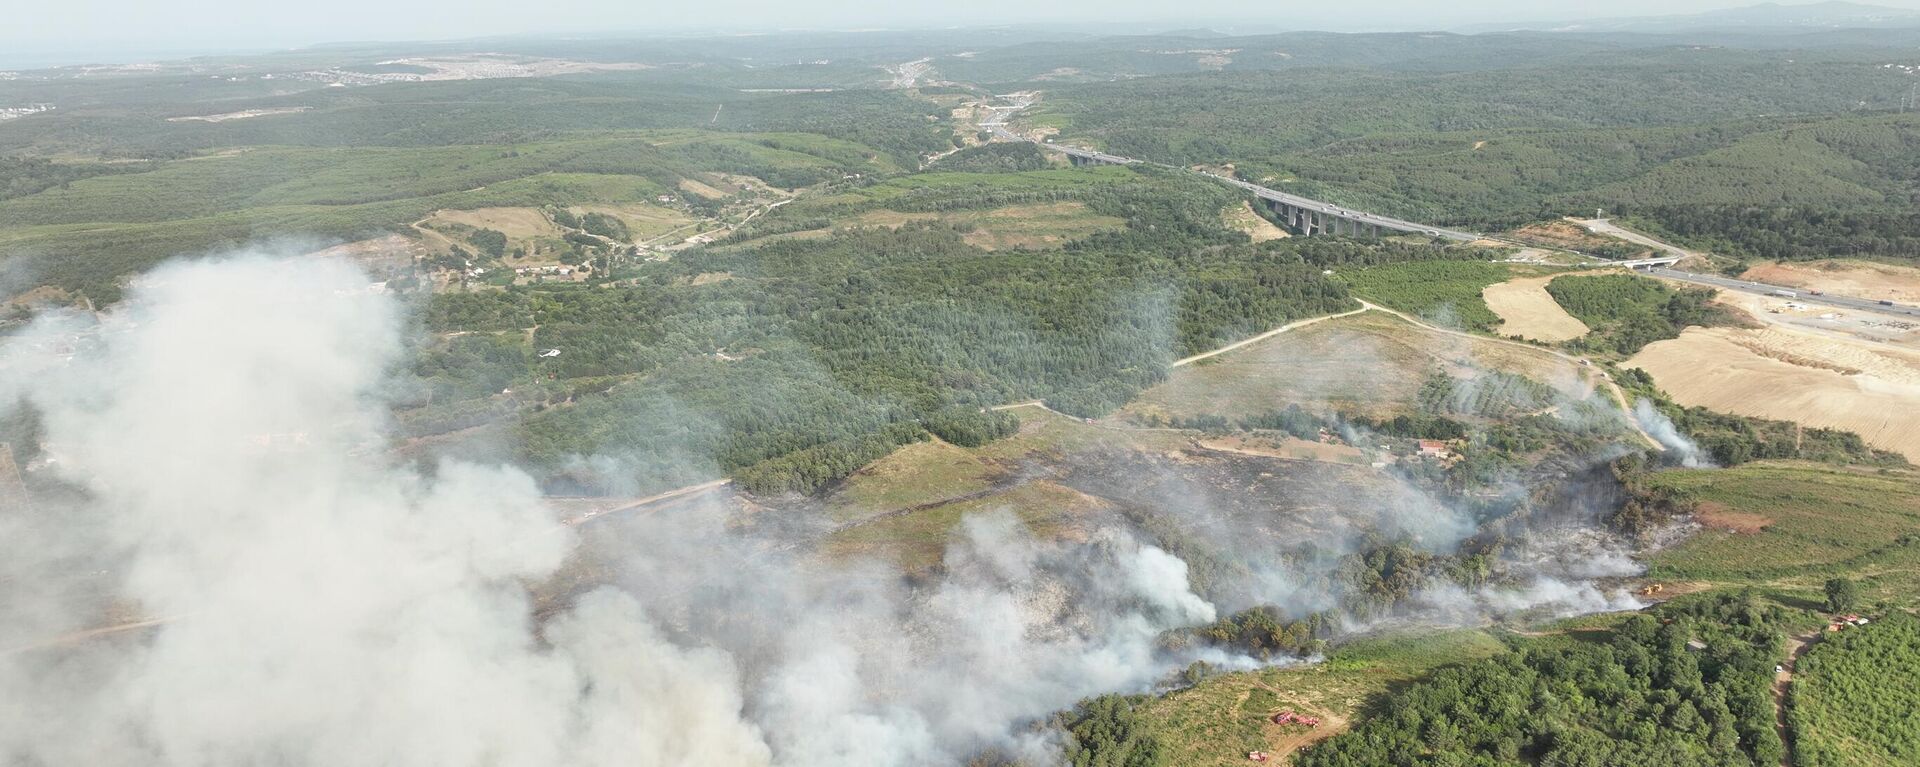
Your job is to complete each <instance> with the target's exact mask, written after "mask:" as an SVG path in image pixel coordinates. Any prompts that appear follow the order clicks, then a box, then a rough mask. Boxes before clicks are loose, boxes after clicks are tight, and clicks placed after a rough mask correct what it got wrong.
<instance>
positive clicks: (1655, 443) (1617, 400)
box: [1360, 299, 1667, 451]
mask: <svg viewBox="0 0 1920 767" xmlns="http://www.w3.org/2000/svg"><path fill="white" fill-rule="evenodd" d="M1360 304H1361V305H1362V306H1365V307H1366V308H1368V309H1372V310H1374V311H1380V312H1386V313H1387V314H1391V315H1393V316H1395V317H1399V318H1400V319H1402V320H1406V321H1407V322H1410V323H1412V324H1414V325H1418V326H1420V327H1422V328H1426V329H1427V330H1431V331H1433V332H1435V333H1445V334H1447V335H1451V336H1459V337H1461V338H1468V339H1472V340H1475V341H1487V342H1491V343H1496V344H1507V345H1509V346H1518V347H1520V348H1523V349H1531V350H1533V351H1536V352H1543V353H1546V354H1551V355H1553V356H1555V357H1559V358H1560V359H1563V360H1566V361H1568V362H1571V363H1573V364H1575V365H1580V366H1582V367H1588V366H1590V364H1591V363H1589V362H1588V361H1587V360H1586V359H1585V358H1582V357H1575V356H1573V355H1571V354H1568V353H1566V352H1563V351H1559V350H1556V349H1547V348H1543V347H1539V346H1534V345H1533V344H1528V343H1521V342H1519V341H1512V340H1508V339H1505V338H1494V337H1491V336H1478V335H1474V334H1472V333H1468V332H1465V331H1460V330H1451V329H1448V328H1442V327H1436V326H1433V325H1429V324H1427V323H1425V322H1422V321H1420V320H1419V319H1416V318H1415V317H1413V316H1412V315H1409V314H1406V313H1404V312H1398V311H1395V310H1393V309H1388V308H1386V307H1384V306H1380V305H1378V304H1374V303H1371V302H1369V301H1367V300H1365V299H1361V300H1360ZM1596 372H1598V371H1596ZM1599 376H1600V383H1601V385H1602V386H1603V387H1605V388H1606V390H1607V392H1608V393H1610V394H1612V395H1613V402H1614V404H1616V405H1619V406H1620V414H1621V415H1623V416H1625V417H1626V419H1627V425H1628V426H1631V427H1633V431H1634V432H1635V433H1637V434H1639V435H1640V438H1641V439H1643V440H1645V441H1646V443H1647V445H1648V446H1650V447H1652V448H1653V449H1655V450H1661V451H1664V450H1666V449H1667V448H1666V446H1664V445H1661V444H1660V441H1659V440H1656V439H1654V438H1653V435H1651V434H1648V433H1647V432H1646V430H1644V429H1641V428H1640V423H1639V422H1638V421H1635V420H1634V418H1633V406H1631V405H1629V404H1627V393H1626V392H1625V391H1622V390H1621V389H1620V385H1619V384H1616V383H1614V382H1613V379H1612V378H1610V377H1608V376H1607V374H1605V373H1599Z"/></svg>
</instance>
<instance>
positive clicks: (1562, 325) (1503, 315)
mask: <svg viewBox="0 0 1920 767" xmlns="http://www.w3.org/2000/svg"><path fill="white" fill-rule="evenodd" d="M1555 276H1558V275H1551V276H1547V277H1525V278H1521V279H1514V280H1507V281H1506V282H1502V283H1497V284H1494V285H1488V286H1487V288H1486V290H1483V291H1480V298H1481V299H1483V300H1485V301H1486V302H1487V308H1488V309H1492V310H1493V313H1494V314H1497V315H1500V327H1498V328H1496V330H1497V331H1498V332H1499V333H1500V334H1501V335H1506V336H1513V337H1516V338H1525V339H1529V340H1533V341H1545V342H1547V343H1559V342H1561V341H1571V340H1573V339H1575V338H1579V337H1581V336H1584V335H1586V334H1587V331H1588V330H1589V329H1590V328H1588V327H1587V324H1586V323H1584V322H1581V321H1580V320H1579V319H1577V318H1575V317H1574V316H1573V315H1571V314H1568V313H1567V310H1565V309H1562V308H1560V303H1559V302H1558V301H1555V300H1553V295H1552V294H1550V293H1548V292H1547V283H1548V282H1549V281H1551V280H1552V279H1553V278H1554V277H1555Z"/></svg>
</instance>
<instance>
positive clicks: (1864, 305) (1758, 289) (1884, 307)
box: [1580, 218, 1920, 318]
mask: <svg viewBox="0 0 1920 767" xmlns="http://www.w3.org/2000/svg"><path fill="white" fill-rule="evenodd" d="M1580 225H1581V226H1584V227H1586V228H1587V229H1588V230H1589V231H1592V232H1594V233H1596V234H1603V235H1607V236H1610V237H1617V238H1619V239H1622V240H1626V241H1627V242H1631V243H1634V244H1637V245H1645V246H1647V247H1649V248H1653V249H1654V250H1658V251H1661V252H1664V253H1667V254H1669V255H1673V256H1679V257H1682V258H1686V257H1690V256H1695V255H1699V254H1697V253H1694V252H1693V251H1690V250H1687V249H1686V248H1682V247H1680V246H1678V245H1674V244H1673V243H1669V242H1662V241H1660V240H1656V239H1654V238H1652V237H1648V236H1647V235H1644V234H1641V233H1639V232H1636V231H1633V230H1632V229H1627V228H1625V227H1622V226H1620V225H1618V224H1615V223H1613V222H1612V221H1610V220H1607V219H1604V218H1595V219H1588V220H1584V221H1581V222H1580ZM1642 271H1644V272H1646V273H1647V274H1651V275H1654V276H1656V277H1665V278H1667V279H1670V280H1680V281H1682V282H1691V283H1694V284H1697V285H1707V286H1711V287H1716V288H1725V289H1727V290H1738V291H1741V292H1743V293H1759V294H1763V295H1775V294H1777V293H1778V292H1780V291H1785V292H1789V293H1792V294H1794V295H1793V300H1795V301H1799V302H1801V303H1805V304H1820V305H1823V306H1833V307H1838V308H1842V309H1853V310H1855V311H1862V312H1874V313H1877V314H1886V315H1891V316H1894V317H1901V318H1910V317H1920V307H1912V306H1907V305H1905V304H1882V303H1880V302H1879V301H1875V300H1872V299H1866V298H1851V297H1848V296H1835V295H1818V296H1816V295H1814V294H1812V293H1811V292H1808V291H1807V290H1806V289H1805V288H1790V287H1787V286H1785V285H1768V284H1766V283H1764V282H1754V281H1752V280H1737V279H1734V278H1732V277H1723V276H1721V275H1717V274H1696V273H1693V272H1683V271H1681V270H1679V269H1662V268H1660V267H1657V266H1656V267H1651V268H1648V269H1644V270H1642ZM1781 297H1782V298H1785V296H1781Z"/></svg>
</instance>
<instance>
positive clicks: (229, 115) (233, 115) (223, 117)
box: [167, 107, 313, 123]
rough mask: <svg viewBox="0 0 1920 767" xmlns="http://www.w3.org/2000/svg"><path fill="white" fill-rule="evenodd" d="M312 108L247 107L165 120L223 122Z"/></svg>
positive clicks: (297, 111) (176, 121) (294, 112)
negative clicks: (233, 110)
mask: <svg viewBox="0 0 1920 767" xmlns="http://www.w3.org/2000/svg"><path fill="white" fill-rule="evenodd" d="M312 108H313V107H276V108H273V109H247V110H243V111H239V112H223V113H221V114H217V115H195V116H192V117H169V118H167V122H170V123H184V122H203V123H223V122H227V121H229V120H246V119H250V118H254V117H269V116H272V115H291V114H299V113H301V112H305V111H307V110H309V109H312Z"/></svg>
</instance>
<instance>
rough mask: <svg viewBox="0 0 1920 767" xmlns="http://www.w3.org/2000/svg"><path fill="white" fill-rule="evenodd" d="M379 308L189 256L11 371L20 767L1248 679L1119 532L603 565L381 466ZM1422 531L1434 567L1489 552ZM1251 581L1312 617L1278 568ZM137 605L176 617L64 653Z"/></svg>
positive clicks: (647, 519) (941, 717)
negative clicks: (58, 488) (17, 455)
mask: <svg viewBox="0 0 1920 767" xmlns="http://www.w3.org/2000/svg"><path fill="white" fill-rule="evenodd" d="M366 282H367V280H366V278H365V277H364V275H362V274H361V273H359V272H358V271H357V270H355V269H354V268H352V267H351V266H349V265H346V264H344V263H341V262H338V261H331V260H318V259H305V260H285V259H275V258H269V257H265V256H260V255H242V256H235V257H229V258H223V259H217V260H204V261H198V262H191V263H178V264H172V265H168V266H165V267H162V268H160V269H158V270H156V271H155V272H153V273H152V274H150V275H148V276H146V277H144V278H142V279H141V280H140V281H139V282H138V283H137V284H136V285H134V286H133V288H132V289H131V290H130V291H129V299H128V300H127V301H126V302H125V303H124V304H123V305H122V306H120V307H117V308H116V309H115V310H113V311H112V312H110V313H106V314H104V315H101V316H100V317H99V318H97V319H95V318H91V317H83V316H79V315H66V314H58V313H54V314H48V315H44V316H42V317H40V318H38V319H37V320H35V322H34V324H33V325H32V326H31V327H29V328H28V329H27V330H26V331H25V332H22V333H19V334H16V335H14V336H13V337H11V338H9V339H7V340H6V341H5V342H4V346H0V410H7V409H11V408H12V407H14V406H16V405H23V406H25V407H27V408H30V409H31V410H32V411H34V412H35V413H37V414H38V416H39V418H40V420H41V423H42V426H43V429H44V439H43V444H44V447H45V449H46V452H47V457H48V458H50V459H52V460H49V461H45V462H44V465H45V466H46V467H47V468H46V469H45V471H49V472H53V473H55V474H56V475H57V478H58V479H59V480H60V481H61V482H62V483H64V485H65V486H67V487H68V488H70V492H67V493H65V494H61V495H57V496H55V497H52V498H48V499H46V500H45V502H44V503H41V504H39V505H38V506H37V507H36V508H34V509H32V510H31V511H29V510H25V509H13V510H0V532H4V533H5V535H4V536H0V562H4V563H6V564H4V565H3V566H0V567H4V569H3V570H0V576H4V580H0V762H4V763H8V764H15V763H19V764H90V765H109V766H112V765H135V764H138V765H225V764H326V765H355V764H449V765H464V764H487V765H501V766H504V767H511V766H513V765H556V764H586V765H595V764H609V765H611V764H642V765H649V764H651V765H681V764H729V765H767V764H779V765H795V766H801V767H811V766H814V765H874V766H876V767H878V766H881V765H905V764H916V765H917V764H958V763H963V762H964V761H966V760H967V759H968V758H970V757H972V756H974V755H976V754H980V753H983V752H989V751H991V752H998V753H1002V754H1008V755H1014V756H1020V757H1024V758H1027V759H1030V760H1032V761H1033V762H1036V763H1040V762H1045V761H1049V760H1050V759H1052V758H1053V757H1054V755H1056V754H1057V753H1058V748H1059V744H1058V743H1057V742H1055V740H1054V738H1053V736H1051V735H1049V734H1048V731H1047V730H1045V729H1043V728H1036V727H1033V726H1032V725H1033V723H1035V722H1037V721H1040V720H1043V719H1045V718H1046V717H1047V716H1048V715H1049V714H1050V713H1052V712H1054V711H1058V710H1060V709H1062V708H1064V707H1067V706H1070V705H1071V704H1072V703H1073V702H1074V701H1076V700H1078V699H1080V698H1082V697H1085V696H1088V695H1093V694H1098V693H1103V692H1109V691H1139V690H1145V689H1149V688H1151V686H1152V685H1153V684H1154V683H1155V681H1156V680H1158V679H1160V678H1162V677H1164V676H1165V675H1166V674H1167V673H1169V672H1170V671H1172V670H1174V669H1177V668H1180V667H1182V666H1184V665H1186V664H1188V663H1190V662H1193V661H1196V660H1205V661H1208V662H1210V663H1213V664H1215V665H1218V666H1224V667H1230V668H1231V667H1246V666H1249V665H1250V664H1252V663H1253V661H1252V660H1250V659H1247V658H1240V657H1232V656H1229V655H1227V654H1226V653H1223V652H1221V651H1217V650H1210V649H1204V648H1191V647H1189V648H1184V649H1170V648H1169V647H1167V646H1165V645H1164V644H1163V643H1162V641H1161V640H1162V637H1163V636H1164V635H1165V633H1166V632H1167V631H1168V630H1170V629H1176V628H1181V627H1189V626H1194V625H1198V624H1203V623H1206V622H1209V621H1212V620H1214V619H1215V618H1216V617H1218V611H1217V609H1216V607H1215V605H1214V604H1211V603H1209V602H1208V601H1207V600H1206V599H1203V598H1202V597H1201V596H1199V595H1198V594H1196V590H1195V588H1194V586H1193V585H1192V584H1191V583H1190V582H1189V578H1190V574H1189V570H1188V564H1187V563H1186V562H1184V561H1182V560H1181V559H1180V558H1178V557H1176V556H1174V555H1173V554H1170V553H1168V551H1166V550H1163V549H1161V548H1159V547H1156V546H1153V545H1149V544H1146V543H1143V542H1141V541H1138V540H1136V539H1135V538H1134V537H1133V536H1132V535H1130V534H1129V533H1127V532H1124V531H1123V530H1121V529H1118V528H1116V529H1107V530H1099V531H1091V532H1087V533H1085V534H1083V535H1078V536H1072V538H1073V540H1069V541H1042V540H1035V539H1034V538H1032V537H1031V536H1030V535H1028V534H1027V532H1026V530H1025V528H1024V526H1023V525H1022V523H1021V522H1020V521H1019V520H1018V519H1017V518H1015V517H1014V516H1013V515H1011V514H1009V513H1005V512H998V513H986V514H980V515H975V516H973V517H969V518H967V519H966V520H964V521H963V523H962V525H961V534H960V535H959V536H957V542H956V543H954V544H952V546H951V547H950V549H949V550H948V551H947V552H946V554H945V557H944V561H943V566H942V567H941V568H940V571H941V574H940V575H939V576H938V578H937V579H935V580H933V581H931V582H925V583H918V584H912V585H909V584H907V583H905V582H903V581H902V579H900V578H899V577H898V575H897V574H896V573H895V572H893V571H892V570H890V569H888V568H886V567H882V566H879V565H873V564H865V565H863V564H859V563H855V564H849V565H844V566H841V565H833V566H828V565H824V564H821V563H820V562H819V561H817V560H813V559H809V558H807V557H804V556H803V555H801V554H799V553H797V552H795V551H794V550H793V547H792V546H791V545H790V544H788V543H786V542H783V541H780V540H778V539H777V537H773V536H754V535H747V534H742V533H740V532H739V531H738V530H736V529H733V528H732V527H730V526H729V524H728V520H727V519H726V512H725V510H723V509H720V508H716V505H717V504H716V505H707V504H702V503H692V504H687V505H685V506H683V507H680V508H677V509H673V510H670V511H665V512H662V513H658V514H652V515H643V516H637V517H632V518H627V519H622V520H618V521H614V522H612V523H611V524H609V525H607V526H605V528H604V529H605V530H606V532H605V533H603V534H600V533H597V534H595V535H594V536H592V537H591V538H590V539H589V540H587V541H585V542H584V546H583V545H582V544H583V542H582V541H581V539H580V536H579V534H578V533H577V532H576V531H574V530H573V529H572V528H567V527H564V526H561V525H558V524H556V520H555V518H554V515H553V513H552V512H551V511H550V510H549V509H548V508H547V507H546V506H545V505H544V504H543V503H542V501H541V497H540V493H539V490H538V488H537V487H536V485H535V483H534V481H533V480H532V479H531V478H530V477H529V476H528V475H526V474H525V473H523V472H521V471H519V470H518V469H515V468H513V467H511V466H506V465H500V464H488V463H483V462H471V461H453V460H447V461H443V462H441V463H440V464H439V465H437V466H433V467H429V470H427V471H421V470H418V469H415V468H412V467H410V466H408V465H405V464H401V463H397V462H396V461H394V460H392V459H390V458H388V457H387V451H386V446H387V444H388V440H389V434H390V429H389V423H388V415H387V414H388V412H389V402H388V394H389V393H390V392H392V391H394V388H395V387H394V386H393V382H394V380H395V376H396V369H397V367H398V366H399V364H400V363H401V362H402V357H403V352H404V346H403V343H402V340H403V335H404V329H405V327H406V322H405V316H404V312H403V311H402V308H401V307H400V306H399V305H398V304H397V303H395V302H394V301H392V300H391V299H388V298H386V297H383V296H377V295H372V294H369V293H368V292H367V291H366V290H365V286H366ZM1407 508H1408V509H1409V510H1410V512H1414V513H1409V514H1408V515H1403V516H1402V517H1401V518H1399V519H1398V522H1397V524H1400V525H1402V526H1410V528H1415V529H1417V531H1418V532H1420V533H1421V534H1422V535H1424V536H1426V537H1427V538H1428V540H1429V542H1430V543H1431V544H1432V546H1433V547H1434V548H1436V549H1444V548H1446V547H1448V546H1450V545H1452V544H1453V543H1454V542H1457V541H1458V540H1459V539H1461V538H1463V537H1465V536H1466V535H1468V534H1469V533H1470V532H1471V531H1472V529H1473V525H1472V524H1471V521H1470V520H1465V519H1463V518H1461V517H1460V516H1459V515H1458V514H1457V513H1453V512H1449V511H1448V510H1446V509H1444V508H1443V507H1441V506H1440V505H1438V504H1435V503H1433V502H1431V501H1421V502H1419V504H1417V505H1414V506H1409V507H1407ZM1195 511H1196V513H1195V514H1194V515H1193V516H1195V517H1196V518H1198V517H1203V516H1204V514H1203V513H1199V511H1200V510H1195ZM1393 521H1395V520H1393V519H1384V518H1383V519H1380V520H1373V522H1393ZM1217 532H1218V533H1219V537H1218V538H1217V539H1216V540H1215V543H1216V544H1219V548H1221V549H1222V550H1230V548H1231V547H1229V546H1226V545H1225V543H1224V542H1226V541H1231V540H1235V535H1234V533H1233V531H1231V530H1220V531H1217ZM1342 540H1346V539H1345V538H1343V539H1342ZM1342 545H1344V544H1342ZM583 551H584V552H585V555H587V556H591V557H592V558H593V559H595V560H597V561H603V562H611V563H613V572H612V573H611V574H610V576H609V577H607V578H606V579H604V580H606V581H607V582H608V585H604V586H600V587H596V588H593V589H591V590H589V591H587V592H586V593H584V594H575V595H571V597H570V598H569V599H567V600H564V604H563V605H561V606H560V607H558V608H556V609H555V610H554V611H553V612H551V613H539V612H537V609H536V608H538V607H539V606H538V605H535V604H534V603H533V601H532V600H531V598H530V597H529V596H528V594H529V586H530V585H532V584H538V583H541V582H544V581H546V580H548V579H549V578H551V577H552V576H553V575H554V574H555V573H556V572H557V571H560V570H561V569H562V568H563V566H564V565H565V564H566V562H567V560H568V557H569V556H581V555H582V554H581V552H583ZM1238 556H1245V557H1247V558H1249V559H1252V558H1257V556H1258V555H1257V553H1256V552H1240V553H1239V554H1238ZM1614 569H1615V568H1612V566H1609V569H1608V571H1607V574H1616V573H1614ZM1538 572H1539V575H1538V577H1537V578H1535V579H1534V580H1532V581H1530V582H1529V585H1525V586H1522V587H1519V588H1514V589H1509V590H1506V591H1499V592H1494V591H1488V592H1482V593H1477V594H1468V595H1464V597H1463V599H1464V600H1465V601H1464V602H1462V604H1466V603H1471V604H1473V605H1475V607H1473V608H1472V609H1478V610H1484V609H1487V608H1488V605H1489V604H1492V605H1493V606H1494V607H1497V608H1502V609H1505V608H1512V607H1515V606H1519V605H1530V604H1537V603H1543V602H1566V601H1571V602H1573V603H1575V604H1578V605H1580V606H1581V607H1589V606H1595V605H1596V604H1606V603H1607V602H1606V600H1607V599H1608V598H1607V597H1605V596H1604V595H1600V594H1599V593H1598V592H1592V593H1588V592H1585V591H1580V590H1579V589H1578V588H1574V590H1573V592H1571V593H1562V591H1563V590H1562V588H1561V586H1562V584H1564V583H1565V582H1566V581H1567V580H1570V579H1578V578H1581V577H1586V576H1589V575H1592V573H1573V572H1554V571H1551V570H1550V569H1548V568H1544V567H1543V568H1539V569H1538ZM1322 575H1324V574H1322ZM1251 583H1253V584H1254V585H1253V586H1251V587H1250V588H1254V589H1270V590H1268V591H1267V593H1268V594H1269V595H1270V596H1273V597H1274V598H1287V599H1293V598H1296V597H1295V594H1294V589H1295V588H1296V587H1297V586H1298V583H1297V578H1295V577H1294V576H1293V575H1292V574H1288V573H1281V572H1277V571H1275V572H1257V573H1255V574H1254V576H1253V580H1252V581H1251ZM1588 588H1590V587H1588ZM1444 596H1445V595H1441V596H1437V597H1435V598H1434V600H1433V601H1436V602H1438V601H1444ZM1298 598H1301V599H1305V598H1307V597H1306V596H1304V595H1301V596H1299V597H1298ZM1315 598H1317V599H1322V600H1324V599H1325V595H1320V596H1319V597H1315ZM128 614H138V615H142V616H148V617H152V618H156V619H159V621H160V622H159V623H158V625H157V626H156V627H154V628H152V629H151V630H146V631H138V632H126V633H122V634H116V635H112V636H108V637H104V638H93V639H91V640H89V641H81V640H82V639H83V638H84V637H81V636H77V635H76V634H75V632H80V631H82V630H83V629H86V628H87V627H90V626H97V625H100V624H102V623H103V622H112V621H113V620H114V619H115V616H125V615H128ZM536 615H538V617H536ZM49 638H53V639H52V641H49Z"/></svg>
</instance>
